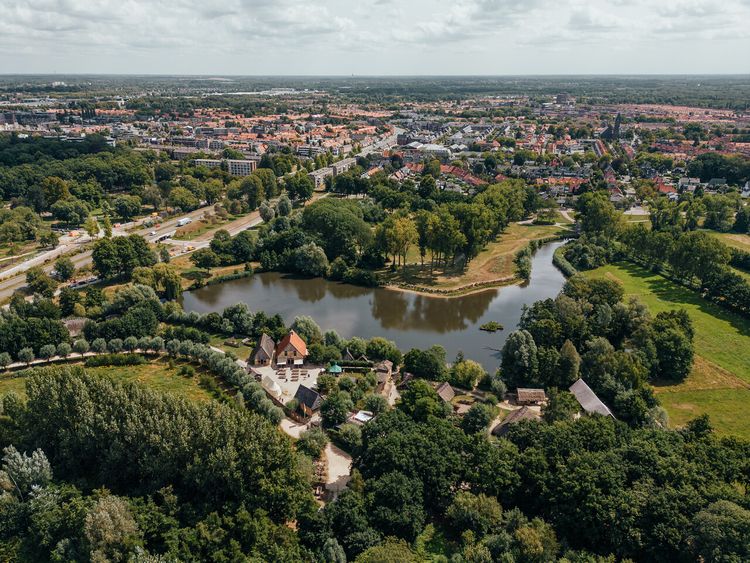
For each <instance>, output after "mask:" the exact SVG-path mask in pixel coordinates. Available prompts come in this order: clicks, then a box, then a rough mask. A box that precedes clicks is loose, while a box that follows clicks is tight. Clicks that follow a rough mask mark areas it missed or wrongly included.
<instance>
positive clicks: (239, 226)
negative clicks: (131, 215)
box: [0, 129, 403, 300]
mask: <svg viewBox="0 0 750 563" xmlns="http://www.w3.org/2000/svg"><path fill="white" fill-rule="evenodd" d="M402 131H403V129H396V132H395V133H394V134H393V135H391V136H389V137H386V138H385V139H382V140H381V141H378V142H377V143H374V144H372V145H370V146H368V147H364V148H363V149H362V152H361V153H360V154H362V155H367V154H370V153H372V152H376V151H382V150H384V149H386V148H389V147H391V146H393V145H395V144H396V136H397V135H398V134H399V133H400V132H402ZM327 195H328V194H327V193H323V194H321V193H316V194H315V195H314V196H313V199H312V200H311V201H315V200H317V199H320V198H321V197H326V196H327ZM212 210H213V206H211V205H208V206H206V207H201V208H199V209H196V210H195V211H191V212H190V213H183V214H182V215H179V216H176V217H173V218H170V219H168V220H166V221H164V222H162V223H161V224H160V225H159V227H150V228H149V227H144V226H143V222H144V221H147V220H148V219H149V218H148V217H144V218H143V219H139V220H138V221H133V222H130V223H123V224H121V225H119V226H118V227H116V228H113V230H112V234H113V235H114V236H124V235H130V234H138V235H141V236H143V237H144V238H146V240H148V241H149V242H151V243H153V242H156V240H158V239H159V238H161V237H162V236H164V235H166V234H168V233H170V232H172V231H175V230H177V228H178V227H177V222H178V221H179V220H180V219H183V218H185V217H190V218H191V219H192V220H193V221H197V220H199V219H200V218H201V217H203V215H204V213H206V212H211V211H212ZM262 222H263V219H261V217H260V212H258V211H254V212H252V213H250V214H248V215H246V216H244V217H240V218H239V219H236V220H234V221H232V222H230V223H227V224H225V225H220V226H217V227H216V228H215V229H211V230H209V231H206V232H205V233H202V234H201V235H199V236H198V237H196V238H195V239H194V240H190V241H184V240H174V239H171V238H170V239H167V240H166V241H164V242H165V243H167V244H169V245H171V246H176V247H180V248H181V250H180V252H179V253H178V254H185V253H187V252H192V251H193V250H198V249H199V248H206V247H207V246H208V245H209V244H211V239H212V238H213V235H214V233H215V232H216V231H217V230H219V229H225V230H227V231H229V234H230V235H232V236H235V235H236V234H237V233H240V232H241V231H245V230H247V229H251V228H253V227H255V226H257V225H259V224H261V223H262ZM80 232H81V233H83V234H81V235H80V236H78V237H71V236H69V235H67V236H64V237H61V238H60V243H59V245H58V246H57V247H56V248H54V249H52V250H49V251H47V252H42V253H41V254H38V255H36V256H34V257H33V258H31V259H29V260H26V261H24V262H21V263H19V264H16V265H15V266H13V267H11V268H8V269H7V270H5V271H1V272H0V300H5V299H7V298H9V297H10V296H11V295H13V292H15V291H16V290H18V289H21V288H22V287H24V286H25V285H26V271H27V270H29V269H30V268H32V267H34V266H41V267H42V269H43V270H44V271H45V272H50V271H51V270H52V268H53V262H54V261H55V260H56V259H57V258H58V257H60V256H62V255H64V254H67V255H70V258H71V260H73V264H74V265H75V267H76V269H79V268H82V267H84V266H87V265H89V264H90V263H91V251H90V250H84V251H83V252H79V253H78V254H72V253H73V252H75V251H76V250H78V249H80V248H81V247H83V246H84V245H86V243H89V242H91V240H92V239H91V237H89V236H88V234H86V233H85V232H84V231H80ZM152 232H155V234H153V235H152V234H150V233H152ZM188 247H192V248H191V250H187V248H188Z"/></svg>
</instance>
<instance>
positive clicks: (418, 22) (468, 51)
mask: <svg viewBox="0 0 750 563" xmlns="http://www.w3.org/2000/svg"><path fill="white" fill-rule="evenodd" d="M0 13H1V14H2V16H0V71H4V72H50V71H59V72H76V71H77V72H132V73H136V72H160V73H208V74H220V73H226V74H229V73H233V74H245V73H247V74H255V73H259V74H349V73H357V74H392V73H395V74H425V73H429V74H471V73H489V74H491V73H568V72H569V73H576V72H584V71H585V72H628V73H630V72H691V71H692V72H712V71H713V72H750V63H749V62H748V57H741V56H739V53H743V52H744V53H747V52H750V33H749V32H748V31H747V29H746V28H747V26H746V22H747V21H748V20H749V19H750V0H725V1H721V0H659V1H658V2H656V1H654V0H606V1H597V0H410V1H408V2H405V1H403V0H400V1H395V0H357V1H354V2H353V1H352V0H0ZM551 52H552V53H559V56H557V57H553V58H552V59H550V56H549V54H550V53H551ZM623 53H626V54H628V57H625V58H623V57H622V54H623ZM677 53H683V55H682V57H677V56H676V54H677Z"/></svg>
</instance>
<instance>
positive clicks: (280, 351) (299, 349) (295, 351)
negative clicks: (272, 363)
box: [276, 330, 307, 366]
mask: <svg viewBox="0 0 750 563" xmlns="http://www.w3.org/2000/svg"><path fill="white" fill-rule="evenodd" d="M306 358H307V345H306V344H305V341H304V340H302V338H300V336H299V335H298V334H297V333H296V332H294V331H293V330H290V331H289V334H287V335H286V336H285V337H284V338H282V339H281V342H279V345H278V346H277V347H276V364H277V365H280V366H285V365H295V366H301V365H302V364H304V363H305V359H306Z"/></svg>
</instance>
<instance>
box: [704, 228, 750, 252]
mask: <svg viewBox="0 0 750 563" xmlns="http://www.w3.org/2000/svg"><path fill="white" fill-rule="evenodd" d="M707 232H709V233H711V234H712V235H714V236H715V237H716V238H718V239H719V240H720V241H721V242H723V243H724V244H726V245H727V246H731V247H732V248H738V249H740V250H745V251H747V252H750V235H742V234H739V233H717V232H716V231H707Z"/></svg>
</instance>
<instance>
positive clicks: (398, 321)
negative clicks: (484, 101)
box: [183, 242, 565, 371]
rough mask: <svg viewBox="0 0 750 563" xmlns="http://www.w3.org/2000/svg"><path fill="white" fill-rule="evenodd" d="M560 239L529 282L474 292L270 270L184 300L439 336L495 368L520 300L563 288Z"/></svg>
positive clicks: (359, 330)
mask: <svg viewBox="0 0 750 563" xmlns="http://www.w3.org/2000/svg"><path fill="white" fill-rule="evenodd" d="M561 244H563V243H562V242H553V243H549V244H546V245H545V246H543V247H542V248H540V249H539V250H538V251H537V253H536V255H535V256H534V258H533V259H532V268H531V280H530V281H529V283H528V284H526V285H524V286H508V287H502V288H494V289H488V290H486V291H482V292H479V293H474V294H471V295H464V296H459V297H449V298H447V297H431V296H427V295H419V294H416V293H410V292H404V291H398V290H392V289H385V288H375V289H372V288H363V287H357V286H353V285H347V284H341V283H337V282H330V281H326V280H324V279H322V278H316V279H299V278H295V277H291V276H286V275H284V274H279V273H275V272H272V273H263V274H256V275H254V276H251V277H249V278H243V279H239V280H234V281H229V282H224V283H221V284H217V285H211V286H207V287H204V288H201V289H198V290H195V291H190V292H187V293H185V294H184V295H183V307H184V308H185V310H186V311H198V312H199V313H208V312H211V311H217V312H221V310H222V309H224V308H225V307H227V306H229V305H233V304H235V303H238V302H245V303H247V305H248V307H249V308H250V310H251V311H265V312H266V313H269V314H275V313H279V314H280V315H281V316H282V317H284V320H285V321H286V322H288V323H291V322H292V320H293V319H294V317H295V316H297V315H309V316H310V317H312V318H313V319H315V320H316V321H317V323H318V324H319V325H320V327H321V329H322V330H323V331H326V330H330V329H334V330H336V331H337V332H338V333H339V334H340V335H341V336H342V337H344V338H350V337H352V336H360V337H362V338H366V339H367V338H371V337H373V336H383V337H385V338H387V339H389V340H393V341H395V342H396V344H397V345H398V347H399V348H400V349H401V350H402V351H404V352H406V351H408V350H409V349H411V348H428V347H430V346H432V345H433V344H440V345H441V346H443V347H444V348H445V349H446V351H447V357H448V360H449V361H452V360H453V358H454V357H455V355H456V353H457V352H459V351H462V352H463V353H464V355H465V356H466V357H467V358H471V359H474V360H477V361H478V362H480V363H481V364H482V365H483V366H484V367H485V369H487V370H490V371H494V370H495V369H496V368H497V367H498V365H499V352H498V350H499V349H500V348H502V346H503V343H504V342H505V339H506V337H507V335H508V334H509V333H510V332H511V331H512V330H513V329H514V328H515V327H516V325H517V324H518V321H519V319H520V318H521V313H522V310H523V306H524V305H527V304H529V305H530V304H532V303H534V302H535V301H539V300H540V299H547V298H550V297H555V296H556V295H557V294H558V293H559V292H560V290H561V289H562V286H563V284H564V283H565V278H564V277H563V275H562V274H561V273H560V272H559V271H558V269H557V268H556V267H555V266H554V265H553V264H552V256H553V254H554V251H555V249H556V248H558V247H559V246H560V245H561ZM489 321H497V322H499V323H500V324H502V325H503V326H504V327H505V330H503V331H500V332H495V333H487V332H484V331H481V330H479V327H480V326H481V325H482V324H484V323H486V322H489Z"/></svg>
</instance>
